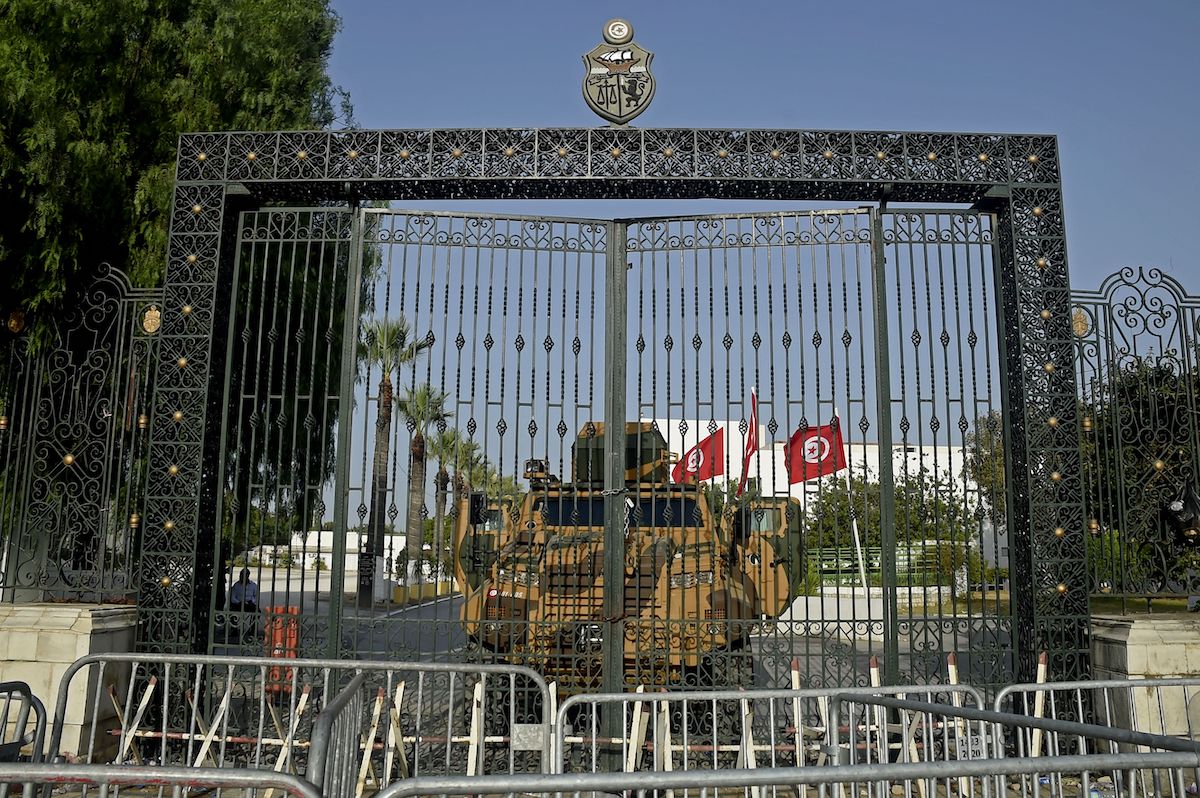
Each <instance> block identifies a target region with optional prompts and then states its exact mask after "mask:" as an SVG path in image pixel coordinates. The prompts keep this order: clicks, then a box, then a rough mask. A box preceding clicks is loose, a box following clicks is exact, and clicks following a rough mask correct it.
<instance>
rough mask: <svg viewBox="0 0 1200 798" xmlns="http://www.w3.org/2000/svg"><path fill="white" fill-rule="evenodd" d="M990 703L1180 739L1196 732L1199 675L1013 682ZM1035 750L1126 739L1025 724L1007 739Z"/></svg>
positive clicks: (1111, 746) (1096, 746)
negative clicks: (1094, 736)
mask: <svg viewBox="0 0 1200 798" xmlns="http://www.w3.org/2000/svg"><path fill="white" fill-rule="evenodd" d="M994 708H995V709H996V710H997V711H1007V712H1012V713H1016V714H1019V715H1027V716H1030V717H1034V718H1050V719H1054V720H1065V721H1074V722H1080V723H1094V724H1098V725H1101V726H1108V727H1112V728H1118V729H1128V730H1131V731H1140V732H1147V733H1150V734H1159V735H1165V736H1168V737H1178V738H1183V739H1197V737H1198V736H1200V678H1175V679H1109V680H1096V681H1082V682H1050V683H1046V684H1017V685H1012V686H1010V687H1005V688H1004V689H1002V690H1000V691H999V692H998V693H997V694H996V698H995V701H994ZM1010 743H1011V745H1012V746H1013V747H1014V749H1015V750H1016V751H1019V752H1024V753H1028V754H1031V755H1034V756H1037V755H1040V754H1043V753H1045V754H1087V753H1101V752H1103V753H1117V752H1118V751H1122V750H1130V749H1129V744H1128V743H1119V742H1117V741H1103V742H1101V741H1097V740H1095V739H1089V738H1085V737H1080V736H1078V735H1074V734H1060V733H1056V732H1052V731H1043V730H1039V729H1033V728H1026V729H1024V730H1023V731H1022V732H1021V733H1020V734H1018V735H1016V736H1015V738H1014V739H1013V740H1011V741H1010Z"/></svg>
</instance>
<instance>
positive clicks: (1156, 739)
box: [829, 694, 1200, 795]
mask: <svg viewBox="0 0 1200 798" xmlns="http://www.w3.org/2000/svg"><path fill="white" fill-rule="evenodd" d="M844 701H854V702H856V703H858V704H862V705H868V706H873V707H875V708H876V710H877V711H879V712H881V713H883V712H897V713H900V714H901V715H903V714H905V713H908V714H911V715H925V716H932V715H940V716H942V717H944V718H952V719H953V721H954V722H953V725H954V726H959V727H960V728H961V727H962V726H964V725H965V724H968V723H970V724H978V733H979V734H980V735H981V736H980V737H979V743H978V745H977V746H974V745H973V746H972V748H977V750H978V751H979V752H980V753H981V758H989V757H990V758H992V759H993V760H994V761H1001V760H1003V759H1004V758H1005V757H1011V756H1013V754H1014V753H1015V755H1016V756H1017V757H1018V758H1021V757H1030V758H1038V754H1037V752H1036V750H1035V749H1031V748H1029V747H1028V746H1026V745H1024V744H1022V741H1023V740H1026V739H1029V738H1030V737H1033V736H1037V735H1044V734H1053V735H1063V736H1066V737H1069V738H1072V739H1075V740H1078V741H1079V748H1080V753H1081V754H1083V753H1084V752H1086V751H1088V750H1093V751H1095V750H1103V748H1098V747H1099V746H1122V747H1125V750H1126V751H1133V750H1137V751H1139V752H1140V754H1139V755H1148V754H1157V753H1163V752H1175V753H1187V754H1196V755H1200V743H1198V742H1196V741H1194V740H1190V739H1181V738H1179V737H1170V736H1166V735H1162V734H1153V733H1150V732H1143V731H1136V730H1132V729H1125V728H1118V727H1111V726H1101V725H1097V724H1094V723H1081V722H1079V721H1068V720H1058V719H1054V718H1045V717H1034V716H1032V715H1021V714H1014V713H1010V712H997V711H995V710H980V709H974V708H969V707H947V706H944V705H933V704H928V703H925V702H920V701H908V700H904V699H901V698H890V697H886V696H862V695H855V696H848V695H841V694H839V695H835V696H833V698H832V699H831V701H830V706H829V711H830V726H831V727H832V729H833V735H834V736H833V741H832V753H833V756H834V757H835V758H836V760H837V764H839V765H841V764H848V763H850V762H851V761H852V753H851V752H853V751H854V750H856V748H857V747H858V746H859V745H860V743H859V737H860V735H859V729H858V727H857V726H856V724H854V723H849V724H847V725H846V733H845V734H843V731H842V729H843V724H842V723H841V722H840V719H841V717H842V711H843V708H842V704H843V702H844ZM948 725H949V724H948ZM868 729H869V727H868ZM962 733H963V732H962V731H961V730H960V731H956V732H955V735H956V736H959V735H961V734H962ZM966 734H968V735H970V734H973V732H972V731H970V730H969V727H968V731H967V732H966ZM862 737H863V738H865V739H866V741H867V745H868V747H869V746H870V733H869V731H868V732H866V734H864V735H862ZM1014 741H1015V748H1014ZM960 745H961V743H960ZM1106 755H1108V754H1104V753H1096V754H1092V756H1098V757H1103V756H1106ZM1085 757H1086V754H1085ZM1198 775H1200V773H1198V772H1197V771H1196V770H1194V769H1193V770H1192V772H1191V773H1190V786H1191V787H1192V789H1193V791H1194V789H1195V785H1196V783H1197V780H1198V779H1197V776H1198ZM1165 777H1166V776H1164V774H1163V773H1160V772H1158V771H1156V770H1154V769H1152V768H1149V766H1144V765H1143V766H1141V767H1140V768H1139V769H1138V770H1136V771H1134V770H1131V771H1128V772H1127V773H1126V774H1125V778H1126V780H1127V783H1126V784H1125V785H1124V789H1125V790H1126V791H1130V792H1133V791H1138V792H1140V793H1142V794H1144V795H1150V794H1160V792H1161V790H1162V781H1163V779H1164V778H1165ZM1072 778H1073V779H1078V778H1079V776H1078V775H1077V774H1076V775H1074V776H1072ZM1115 778H1116V777H1114V779H1115ZM1171 778H1172V779H1173V778H1174V777H1173V776H1172V777H1171ZM1051 779H1052V784H1053V786H1054V794H1056V795H1062V794H1064V792H1063V790H1064V788H1065V787H1066V786H1067V785H1066V784H1064V782H1063V774H1061V773H1056V774H1054V775H1053V776H1052V777H1051ZM959 783H960V789H959V791H960V792H962V790H963V781H962V780H960V782H959Z"/></svg>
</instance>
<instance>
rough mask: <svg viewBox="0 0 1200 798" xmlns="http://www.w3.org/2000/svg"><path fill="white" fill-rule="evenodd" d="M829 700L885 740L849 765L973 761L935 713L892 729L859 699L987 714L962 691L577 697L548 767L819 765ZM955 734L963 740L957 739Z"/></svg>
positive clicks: (562, 721)
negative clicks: (904, 699) (918, 702)
mask: <svg viewBox="0 0 1200 798" xmlns="http://www.w3.org/2000/svg"><path fill="white" fill-rule="evenodd" d="M835 693H838V694H840V696H841V698H842V706H841V712H842V715H841V722H842V723H843V724H845V723H854V724H856V725H857V726H858V727H859V728H863V729H866V730H868V731H869V733H870V734H872V735H878V736H880V738H881V739H882V740H883V741H884V742H883V743H882V744H881V745H878V746H860V747H858V748H855V749H853V750H852V751H851V752H850V759H849V763H859V762H863V763H868V762H874V761H885V762H886V761H890V760H895V759H898V758H901V757H899V756H898V752H900V751H901V750H903V753H904V757H903V758H905V759H910V760H912V761H930V760H933V759H938V758H941V759H948V758H966V757H967V756H968V755H970V754H971V751H970V749H969V748H964V747H963V746H962V745H961V743H962V742H963V741H965V740H967V739H969V736H968V735H967V734H966V732H965V730H964V729H962V727H963V725H964V724H961V723H959V724H954V723H947V722H946V720H945V718H942V717H940V716H938V715H936V714H925V715H916V716H913V717H909V716H908V715H903V716H901V717H899V718H897V719H894V720H889V719H888V718H887V717H886V713H878V712H876V711H874V710H873V709H870V710H869V708H868V707H867V706H866V705H865V704H862V705H855V704H854V696H856V695H862V696H871V695H889V696H909V697H913V698H921V699H924V700H925V701H929V702H944V703H945V704H947V705H948V706H950V707H954V706H969V707H974V708H976V709H983V708H984V697H983V694H982V693H981V692H980V691H979V690H977V689H976V688H974V687H971V686H968V685H927V686H888V687H862V688H855V689H853V690H844V689H843V690H839V689H837V688H827V689H821V688H810V689H798V690H753V691H744V690H725V691H704V692H701V691H697V692H663V693H647V692H640V693H612V694H602V695H576V696H571V697H570V698H568V699H567V700H566V701H564V702H563V704H562V707H561V708H560V709H559V712H558V721H557V723H556V728H555V757H554V759H555V762H556V764H557V766H558V771H559V772H572V771H595V770H623V771H635V770H685V769H686V770H693V769H707V770H717V769H722V768H738V767H801V768H802V767H806V766H812V765H824V764H827V761H828V752H829V746H830V742H831V739H832V738H831V732H832V728H831V724H833V719H832V718H831V716H830V699H831V697H832V696H833V695H834V694H835ZM955 729H957V730H958V731H959V732H961V733H960V734H958V736H957V737H955V736H954V735H953V734H952V731H953V730H955ZM976 736H977V737H978V735H976ZM956 743H957V744H956ZM977 753H978V752H977ZM978 755H982V754H981V753H979V754H978Z"/></svg>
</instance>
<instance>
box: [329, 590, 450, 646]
mask: <svg viewBox="0 0 1200 798" xmlns="http://www.w3.org/2000/svg"><path fill="white" fill-rule="evenodd" d="M462 606H463V597H462V596H459V595H455V596H447V597H444V598H439V599H434V600H433V601H427V602H424V603H422V604H418V605H416V606H413V607H405V608H403V609H398V610H392V611H391V612H387V613H379V612H372V613H371V614H370V615H366V614H355V615H352V616H351V617H350V618H349V619H347V622H346V624H345V625H346V630H345V634H344V636H343V640H344V642H345V643H346V644H348V645H350V646H352V647H353V649H354V650H355V651H357V652H358V653H359V655H360V656H361V657H363V658H384V659H393V658H394V659H420V660H426V661H428V660H447V659H451V658H452V657H451V655H452V654H453V653H455V652H459V651H461V650H462V649H464V648H465V647H466V644H467V637H466V635H465V634H463V630H462V623H461V621H460V620H459V618H460V617H461V611H462Z"/></svg>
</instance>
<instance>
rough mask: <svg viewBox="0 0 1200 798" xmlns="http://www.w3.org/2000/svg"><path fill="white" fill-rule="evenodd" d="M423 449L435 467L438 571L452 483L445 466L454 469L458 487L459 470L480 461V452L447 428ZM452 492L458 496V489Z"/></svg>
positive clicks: (476, 446)
mask: <svg viewBox="0 0 1200 798" xmlns="http://www.w3.org/2000/svg"><path fill="white" fill-rule="evenodd" d="M426 448H427V449H428V451H429V454H431V455H432V456H433V458H434V460H436V461H437V464H438V471H437V474H436V475H435V476H434V479H433V488H434V495H433V496H434V497H433V511H434V539H433V555H434V561H435V562H436V563H438V564H439V568H440V567H441V566H442V564H443V563H444V561H445V559H446V556H445V551H444V549H445V545H446V500H447V498H448V489H449V487H450V483H451V475H450V471H449V469H448V468H447V466H450V467H451V468H453V469H454V476H455V479H454V483H455V485H456V486H457V485H459V484H461V480H459V479H458V478H457V477H458V475H459V473H460V469H469V468H470V467H471V466H472V464H473V463H474V462H475V461H477V460H479V459H480V453H479V445H478V444H476V443H475V442H474V441H470V440H464V439H463V437H462V436H461V435H459V433H458V430H454V429H447V430H446V431H445V432H440V433H438V434H437V435H434V436H432V437H431V438H430V439H429V442H428V446H427V447H426ZM455 493H456V494H457V493H458V490H457V488H456V490H455Z"/></svg>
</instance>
